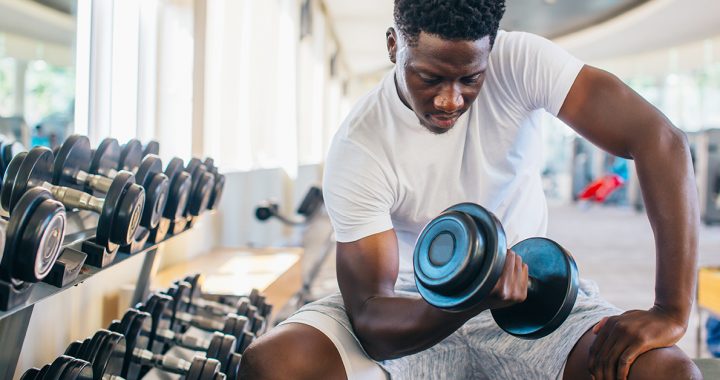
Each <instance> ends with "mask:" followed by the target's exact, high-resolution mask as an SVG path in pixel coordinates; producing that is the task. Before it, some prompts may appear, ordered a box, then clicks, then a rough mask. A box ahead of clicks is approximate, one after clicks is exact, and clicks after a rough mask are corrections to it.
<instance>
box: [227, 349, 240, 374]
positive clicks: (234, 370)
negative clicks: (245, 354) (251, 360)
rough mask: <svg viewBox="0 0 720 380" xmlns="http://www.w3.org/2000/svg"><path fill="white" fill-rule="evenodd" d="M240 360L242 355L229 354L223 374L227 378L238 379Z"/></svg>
mask: <svg viewBox="0 0 720 380" xmlns="http://www.w3.org/2000/svg"><path fill="white" fill-rule="evenodd" d="M241 361H242V355H240V354H232V355H230V361H229V362H228V365H227V368H226V369H225V375H227V378H228V380H238V379H239V377H238V376H239V374H240V362H241Z"/></svg>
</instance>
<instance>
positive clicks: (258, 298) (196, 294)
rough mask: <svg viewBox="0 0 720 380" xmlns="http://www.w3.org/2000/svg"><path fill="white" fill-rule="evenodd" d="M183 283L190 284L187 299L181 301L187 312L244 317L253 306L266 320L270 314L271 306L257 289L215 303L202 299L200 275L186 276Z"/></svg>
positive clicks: (223, 298)
mask: <svg viewBox="0 0 720 380" xmlns="http://www.w3.org/2000/svg"><path fill="white" fill-rule="evenodd" d="M183 281H185V282H187V283H188V284H190V291H189V292H188V298H187V299H186V300H183V302H184V303H185V304H186V305H187V306H186V311H187V312H190V313H192V312H193V311H205V312H207V313H210V314H213V315H218V316H220V315H227V314H230V313H235V314H239V315H246V314H248V310H249V309H250V307H252V306H254V307H255V308H256V309H257V310H256V312H257V313H258V314H259V315H260V316H262V317H263V318H265V319H266V320H267V319H268V318H269V316H270V314H271V313H272V305H271V304H269V303H267V302H266V301H265V296H263V295H262V294H260V291H259V290H258V289H252V290H251V291H250V294H249V295H247V296H235V297H222V298H221V301H216V300H210V299H206V298H203V294H202V289H201V288H200V274H194V275H190V276H186V277H185V279H184V280H183ZM176 285H177V283H176Z"/></svg>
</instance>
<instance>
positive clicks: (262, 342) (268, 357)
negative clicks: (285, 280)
mask: <svg viewBox="0 0 720 380" xmlns="http://www.w3.org/2000/svg"><path fill="white" fill-rule="evenodd" d="M240 378H243V379H317V378H324V379H344V378H345V368H344V367H343V364H342V360H341V359H340V354H339V353H338V351H337V349H336V348H335V345H334V344H333V343H332V342H331V341H330V339H328V338H327V337H326V336H325V335H324V334H323V333H321V332H320V331H318V330H316V329H315V328H313V327H310V326H307V325H302V324H287V325H283V326H279V327H276V328H274V329H272V330H271V331H270V332H269V333H267V334H265V335H263V336H262V337H260V338H259V339H258V340H256V341H255V342H253V343H252V344H251V345H250V347H248V348H247V349H246V350H245V352H244V353H243V357H242V363H241V364H240Z"/></svg>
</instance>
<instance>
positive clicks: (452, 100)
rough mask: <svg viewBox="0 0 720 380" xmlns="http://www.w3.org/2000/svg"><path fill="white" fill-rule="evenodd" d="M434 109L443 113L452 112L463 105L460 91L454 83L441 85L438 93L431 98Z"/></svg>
mask: <svg viewBox="0 0 720 380" xmlns="http://www.w3.org/2000/svg"><path fill="white" fill-rule="evenodd" d="M433 103H434V106H435V109H437V110H439V111H443V112H445V113H453V112H456V111H458V110H460V109H461V108H462V106H463V103H464V102H463V97H462V93H461V92H460V91H459V89H458V88H457V87H456V86H455V85H449V86H445V87H443V89H442V90H441V91H440V93H439V94H437V95H436V96H435V99H433Z"/></svg>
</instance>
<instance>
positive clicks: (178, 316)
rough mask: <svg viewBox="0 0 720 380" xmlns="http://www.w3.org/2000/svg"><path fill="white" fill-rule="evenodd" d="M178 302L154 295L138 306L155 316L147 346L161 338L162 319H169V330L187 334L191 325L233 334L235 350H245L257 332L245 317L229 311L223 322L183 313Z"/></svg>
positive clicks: (165, 295) (205, 329)
mask: <svg viewBox="0 0 720 380" xmlns="http://www.w3.org/2000/svg"><path fill="white" fill-rule="evenodd" d="M175 305H176V303H175V302H174V299H173V298H172V297H171V296H169V295H167V294H153V295H152V296H150V297H149V298H148V300H147V301H146V302H145V303H144V304H140V305H138V306H137V309H138V310H141V311H144V312H147V313H150V315H151V316H152V325H151V326H150V329H149V330H148V332H149V334H148V341H149V343H148V348H150V349H152V348H153V346H154V343H155V342H156V341H159V340H161V338H158V337H156V335H157V332H158V331H159V329H160V328H159V326H160V323H161V321H162V320H163V319H166V320H167V321H168V322H169V328H170V330H171V331H173V332H175V333H177V334H181V333H184V332H185V331H187V329H188V328H189V327H191V326H192V327H195V328H197V329H200V330H203V331H207V332H216V331H217V332H221V333H223V334H227V335H231V336H233V337H235V340H236V343H237V348H236V352H238V353H242V352H244V351H245V349H246V348H247V347H248V346H249V345H250V343H252V341H253V340H254V339H255V335H254V334H253V333H252V332H251V331H250V330H249V327H250V326H249V324H250V323H249V319H248V318H247V317H245V316H241V315H237V314H228V315H226V316H225V317H224V318H223V321H222V322H221V321H218V320H216V319H212V318H205V317H202V316H197V315H192V314H188V313H183V312H181V311H178V309H177V308H176V307H175Z"/></svg>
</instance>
